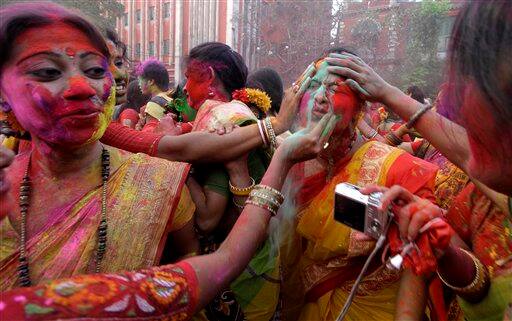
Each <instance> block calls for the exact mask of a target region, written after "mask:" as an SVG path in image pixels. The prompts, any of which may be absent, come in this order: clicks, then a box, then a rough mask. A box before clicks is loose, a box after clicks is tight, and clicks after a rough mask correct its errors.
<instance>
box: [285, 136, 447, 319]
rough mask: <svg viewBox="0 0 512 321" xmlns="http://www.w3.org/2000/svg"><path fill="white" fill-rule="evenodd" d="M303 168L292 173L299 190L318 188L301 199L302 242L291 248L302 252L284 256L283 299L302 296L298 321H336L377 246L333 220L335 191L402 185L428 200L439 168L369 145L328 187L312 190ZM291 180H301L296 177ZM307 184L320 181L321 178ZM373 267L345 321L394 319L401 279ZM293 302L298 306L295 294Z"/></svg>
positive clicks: (376, 265) (378, 266) (299, 229)
mask: <svg viewBox="0 0 512 321" xmlns="http://www.w3.org/2000/svg"><path fill="white" fill-rule="evenodd" d="M307 167H308V164H307V163H306V165H305V166H302V168H301V167H298V168H295V170H298V171H300V172H302V177H303V185H305V186H309V187H311V186H315V185H316V186H320V187H319V188H318V190H317V191H312V190H310V194H309V195H303V196H302V197H300V199H299V203H298V205H297V206H298V222H297V227H296V232H297V234H298V235H299V236H300V238H301V239H302V241H301V242H299V244H298V246H295V248H296V249H297V250H298V251H301V252H300V254H299V255H297V254H296V253H295V254H291V255H290V254H287V257H291V258H295V259H294V260H295V261H292V262H290V261H288V260H287V261H286V263H285V265H286V267H285V280H287V279H286V277H287V274H289V276H290V281H288V280H287V282H286V284H285V290H284V292H285V297H286V295H287V293H289V291H297V289H302V290H303V291H304V293H303V295H304V298H303V300H304V301H305V305H304V306H303V307H302V309H301V311H300V318H299V320H335V319H336V317H337V315H338V313H339V312H340V311H341V308H342V306H343V304H344V303H345V300H346V298H347V297H348V294H349V292H350V289H351V287H352V284H353V281H354V280H355V278H356V277H357V275H358V274H359V272H360V270H361V268H362V266H363V264H364V262H365V260H366V258H367V256H368V255H369V254H370V252H371V251H372V250H373V248H374V246H375V241H374V240H373V239H370V238H368V237H366V236H365V235H364V234H363V233H360V232H358V231H356V230H353V229H351V228H349V227H347V226H345V225H343V224H340V223H338V222H336V221H335V220H334V214H333V209H334V189H335V187H336V185H337V184H339V183H341V182H349V183H352V184H355V185H359V186H367V185H370V184H378V185H384V186H391V185H395V184H400V185H402V186H403V187H405V188H407V189H408V190H409V191H411V192H412V193H415V194H417V195H418V194H419V195H420V196H422V197H425V198H428V199H431V200H432V199H433V198H434V196H433V187H434V180H435V176H436V171H437V167H436V166H435V165H432V164H430V163H427V162H425V161H423V160H421V159H418V158H415V157H413V156H411V155H410V154H408V153H406V152H404V151H402V150H399V149H397V148H393V147H390V146H388V145H385V144H382V143H379V142H368V143H366V144H364V145H363V146H362V147H360V148H359V149H358V150H357V151H356V153H355V154H354V155H353V157H352V158H351V159H350V160H349V161H348V162H347V163H345V164H344V165H343V166H342V167H341V168H338V169H337V170H336V174H335V176H334V177H333V178H332V179H331V181H330V182H326V183H324V184H314V182H311V181H309V178H308V177H307V172H308V169H307ZM292 175H294V176H296V177H300V176H301V174H300V173H299V174H297V173H296V172H295V173H292ZM311 178H313V179H314V180H318V179H325V176H317V175H315V176H311ZM324 182H325V181H324ZM288 252H290V250H289V249H288ZM374 261H379V262H374V264H373V266H372V265H371V266H370V269H369V272H368V273H367V275H366V276H365V277H364V278H363V280H362V282H361V285H360V287H359V291H358V294H357V296H356V297H355V299H354V301H353V303H352V306H351V309H350V312H349V314H348V316H347V318H346V320H392V319H393V315H394V311H395V299H396V295H397V291H398V280H399V276H400V275H399V274H398V273H396V272H392V271H390V270H387V269H385V268H383V267H382V266H381V265H382V264H381V263H380V260H379V259H376V260H374ZM297 269H298V270H299V271H298V273H297ZM297 282H300V284H298V283H297ZM293 289H295V290H293ZM294 297H295V300H296V299H297V295H296V293H295V295H294ZM288 303H290V302H288ZM295 303H297V302H295ZM288 307H289V308H291V309H292V310H293V304H292V305H288V304H287V302H286V301H285V309H286V308H288Z"/></svg>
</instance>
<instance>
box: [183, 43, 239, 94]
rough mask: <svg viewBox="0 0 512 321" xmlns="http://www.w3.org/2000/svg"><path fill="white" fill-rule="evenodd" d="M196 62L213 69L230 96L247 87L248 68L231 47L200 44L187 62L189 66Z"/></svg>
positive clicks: (193, 50)
mask: <svg viewBox="0 0 512 321" xmlns="http://www.w3.org/2000/svg"><path fill="white" fill-rule="evenodd" d="M195 62H199V63H200V64H202V65H204V66H208V67H211V68H212V69H213V71H214V72H215V76H216V77H217V78H218V79H219V80H220V82H221V83H222V85H223V86H224V89H225V90H226V91H227V93H228V94H229V95H231V93H232V92H233V91H235V90H237V89H241V88H243V87H245V83H246V81H247V74H248V70H247V66H246V65H245V62H244V59H243V58H242V56H240V54H239V53H238V52H236V51H234V50H233V49H231V47H230V46H228V45H226V44H223V43H220V42H206V43H203V44H200V45H198V46H196V47H194V48H192V50H190V53H189V55H188V58H187V61H186V63H187V64H191V63H195Z"/></svg>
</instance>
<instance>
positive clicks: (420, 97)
mask: <svg viewBox="0 0 512 321" xmlns="http://www.w3.org/2000/svg"><path fill="white" fill-rule="evenodd" d="M406 93H407V94H409V95H411V98H412V99H414V100H416V101H418V102H420V103H422V104H424V103H425V94H424V93H423V91H421V89H420V87H418V86H415V85H412V86H409V88H407V90H406Z"/></svg>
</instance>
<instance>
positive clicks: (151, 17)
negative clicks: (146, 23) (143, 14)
mask: <svg viewBox="0 0 512 321" xmlns="http://www.w3.org/2000/svg"><path fill="white" fill-rule="evenodd" d="M149 20H155V7H154V6H153V7H149Z"/></svg>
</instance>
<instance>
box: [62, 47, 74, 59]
mask: <svg viewBox="0 0 512 321" xmlns="http://www.w3.org/2000/svg"><path fill="white" fill-rule="evenodd" d="M64 52H65V53H66V55H67V56H68V57H69V58H71V59H73V58H75V55H76V51H75V49H73V48H70V47H68V48H66V49H65V50H64Z"/></svg>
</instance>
